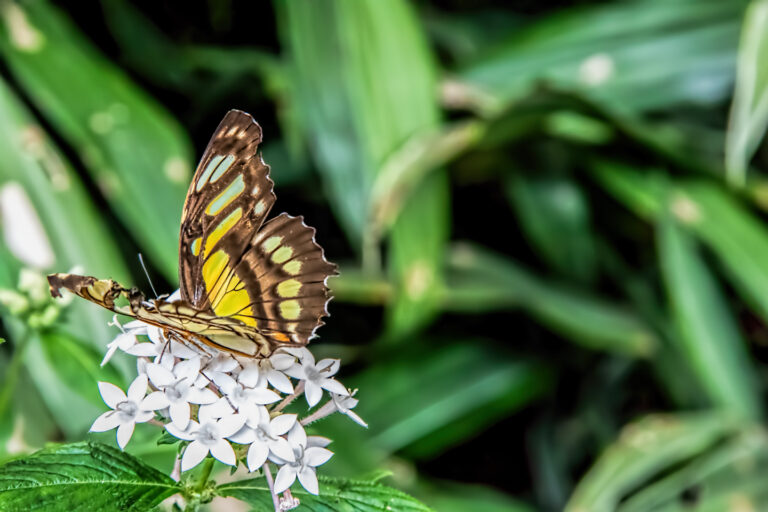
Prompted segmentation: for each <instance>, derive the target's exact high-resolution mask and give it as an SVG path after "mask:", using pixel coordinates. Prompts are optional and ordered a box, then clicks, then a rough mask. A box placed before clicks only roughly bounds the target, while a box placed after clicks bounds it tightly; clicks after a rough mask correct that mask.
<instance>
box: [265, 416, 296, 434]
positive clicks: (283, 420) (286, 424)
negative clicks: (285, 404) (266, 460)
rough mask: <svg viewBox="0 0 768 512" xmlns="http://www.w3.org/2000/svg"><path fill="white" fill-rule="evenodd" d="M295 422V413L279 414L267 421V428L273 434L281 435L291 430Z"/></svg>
mask: <svg viewBox="0 0 768 512" xmlns="http://www.w3.org/2000/svg"><path fill="white" fill-rule="evenodd" d="M295 424H296V415H295V414H281V415H279V416H275V417H274V418H272V421H270V422H269V430H270V431H271V434H272V435H273V436H281V435H283V434H285V433H286V432H288V431H289V430H291V427H293V426H294V425H295Z"/></svg>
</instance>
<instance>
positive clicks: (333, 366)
mask: <svg viewBox="0 0 768 512" xmlns="http://www.w3.org/2000/svg"><path fill="white" fill-rule="evenodd" d="M340 366H341V361H339V360H338V359H330V358H329V359H321V360H320V362H319V363H317V365H316V368H317V371H319V372H322V375H323V377H331V376H333V375H336V372H338V371H339V367H340Z"/></svg>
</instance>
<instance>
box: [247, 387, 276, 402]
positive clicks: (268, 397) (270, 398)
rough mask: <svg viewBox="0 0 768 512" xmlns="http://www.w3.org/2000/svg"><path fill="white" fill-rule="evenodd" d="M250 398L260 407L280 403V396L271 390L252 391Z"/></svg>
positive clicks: (259, 389)
mask: <svg viewBox="0 0 768 512" xmlns="http://www.w3.org/2000/svg"><path fill="white" fill-rule="evenodd" d="M248 398H249V399H251V400H253V402H254V403H256V404H259V405H266V404H273V403H275V402H279V401H280V395H278V394H277V393H275V392H274V391H272V390H270V389H265V388H256V389H252V390H250V392H249V393H248Z"/></svg>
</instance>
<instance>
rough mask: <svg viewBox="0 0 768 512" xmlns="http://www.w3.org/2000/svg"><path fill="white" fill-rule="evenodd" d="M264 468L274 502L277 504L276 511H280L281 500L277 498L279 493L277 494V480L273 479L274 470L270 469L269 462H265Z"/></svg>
mask: <svg viewBox="0 0 768 512" xmlns="http://www.w3.org/2000/svg"><path fill="white" fill-rule="evenodd" d="M262 469H263V470H264V478H266V479H267V485H268V486H269V492H270V494H272V504H273V505H274V506H275V512H280V500H279V499H278V498H277V494H275V481H274V480H272V471H271V470H270V469H269V462H265V463H264V466H262Z"/></svg>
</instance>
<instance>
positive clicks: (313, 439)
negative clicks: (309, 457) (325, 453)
mask: <svg viewBox="0 0 768 512" xmlns="http://www.w3.org/2000/svg"><path fill="white" fill-rule="evenodd" d="M332 442H333V441H331V440H330V439H328V438H327V437H324V436H308V437H307V448H309V447H310V446H319V447H320V448H325V447H326V446H328V445H329V444H331V443H332Z"/></svg>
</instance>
